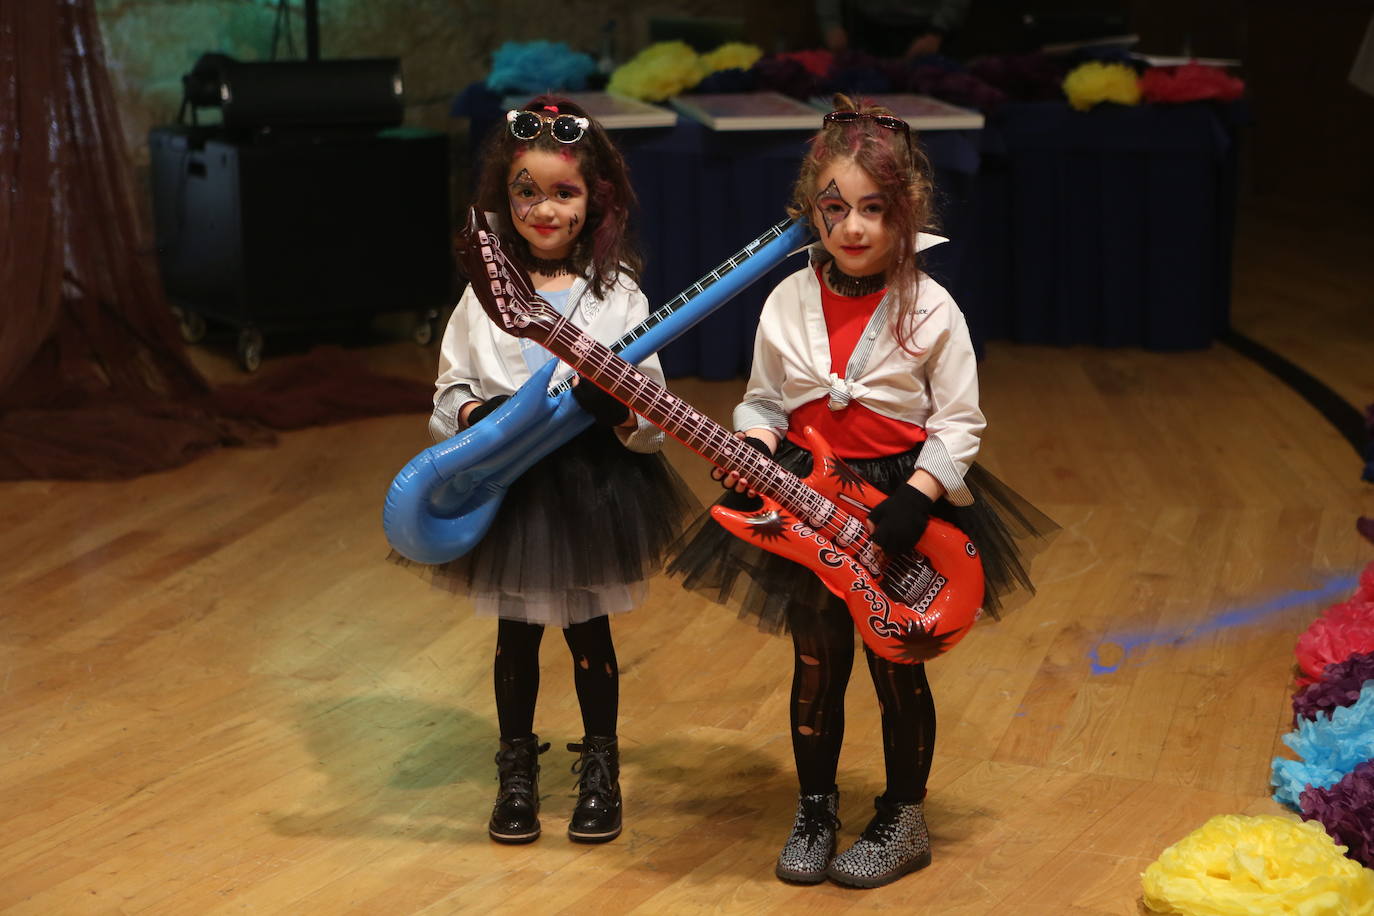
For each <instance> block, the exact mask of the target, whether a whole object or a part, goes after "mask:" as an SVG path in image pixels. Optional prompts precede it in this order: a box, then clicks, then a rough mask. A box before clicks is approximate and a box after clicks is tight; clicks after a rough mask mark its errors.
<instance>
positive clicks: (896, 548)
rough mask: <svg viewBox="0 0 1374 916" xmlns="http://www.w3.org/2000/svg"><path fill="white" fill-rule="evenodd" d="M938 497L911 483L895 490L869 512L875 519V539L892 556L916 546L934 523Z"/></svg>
mask: <svg viewBox="0 0 1374 916" xmlns="http://www.w3.org/2000/svg"><path fill="white" fill-rule="evenodd" d="M934 507H935V500H933V499H931V498H930V497H929V496H927V495H925V494H924V493H922V492H921V491H920V490H918V489H916V488H915V487H913V486H912V485H911V484H909V483H904V484H902V485H901V486H900V487H898V488H897V489H896V490H894V491H893V492H892V493H891V494H890V495H889V496H888V497H887V499H885V500H883V501H882V502H880V503H878V505H876V506H874V507H873V509H872V511H870V512H869V513H868V520H869V521H870V522H872V523H873V543H875V544H877V545H878V546H879V547H881V548H882V549H883V553H885V554H887V555H888V557H889V558H892V557H898V556H901V555H902V554H904V553H906V552H907V551H909V550H911V548H913V547H915V546H916V542H917V541H919V540H920V539H921V535H923V534H925V533H926V525H928V524H930V510H931V509H933V508H934Z"/></svg>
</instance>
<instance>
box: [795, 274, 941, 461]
mask: <svg viewBox="0 0 1374 916" xmlns="http://www.w3.org/2000/svg"><path fill="white" fill-rule="evenodd" d="M816 273H817V279H818V280H820V284H821V310H822V311H823V312H824V313H825V329H826V331H827V332H828V334H829V336H830V371H831V372H833V373H835V374H836V375H838V376H839V377H840V378H844V371H845V367H846V366H848V364H849V357H850V355H851V354H853V352H854V348H855V347H856V346H858V344H859V338H860V337H861V336H863V332H864V328H866V327H867V326H868V320H869V319H870V318H872V317H873V312H874V311H875V310H876V309H877V308H878V303H879V302H881V301H882V299H883V294H884V293H885V292H886V290H879V291H878V292H876V293H871V294H870V295H867V296H841V295H839V294H838V293H833V292H831V291H830V289H829V287H827V286H826V285H825V280H824V278H822V277H820V270H819V269H817V271H816ZM787 423H788V430H787V438H788V439H790V440H792V442H793V443H794V444H796V445H800V446H802V447H805V445H806V443H805V442H804V441H803V440H802V430H803V429H805V428H806V427H808V426H814V427H815V428H816V431H817V432H819V433H820V434H821V435H822V436H824V437H825V441H826V442H829V443H830V445H831V447H832V448H834V449H835V452H836V454H838V455H839V456H840V457H841V458H882V457H885V456H887V455H899V454H901V453H902V452H905V451H907V450H908V449H910V448H912V447H913V446H915V445H916V443H918V442H924V441H925V439H926V431H925V429H924V428H922V427H920V426H916V425H915V424H913V423H906V422H904V421H902V420H894V419H892V418H891V417H885V416H883V415H882V414H878V413H874V412H873V411H871V410H869V409H868V408H867V407H864V406H863V405H862V404H859V403H858V402H857V401H851V402H850V403H849V404H848V406H846V407H844V408H842V409H840V410H831V409H830V398H828V397H822V398H817V399H816V400H814V401H811V402H810V403H807V404H803V405H801V406H800V407H798V408H797V409H796V410H794V411H792V415H791V416H790V417H788V420H787Z"/></svg>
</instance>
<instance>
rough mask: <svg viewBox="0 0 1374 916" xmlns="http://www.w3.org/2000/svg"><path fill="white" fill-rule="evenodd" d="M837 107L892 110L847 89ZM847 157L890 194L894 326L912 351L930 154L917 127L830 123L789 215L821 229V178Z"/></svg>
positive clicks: (930, 220) (806, 164) (805, 167)
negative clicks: (918, 137)
mask: <svg viewBox="0 0 1374 916" xmlns="http://www.w3.org/2000/svg"><path fill="white" fill-rule="evenodd" d="M835 110H836V111H853V112H857V113H859V114H864V115H889V116H892V112H891V111H890V110H889V109H887V108H884V107H882V106H880V105H870V104H866V103H865V102H864V101H862V100H860V101H855V100H853V99H851V98H849V97H848V96H846V95H836V96H835ZM842 160H852V161H853V162H854V163H855V164H856V165H858V166H859V167H860V168H861V169H863V170H864V171H865V172H867V173H868V174H869V176H871V177H872V179H873V182H874V183H875V184H876V185H878V187H880V188H883V189H884V193H885V194H886V197H887V204H888V206H887V208H886V209H885V210H884V212H883V220H884V221H885V222H886V224H887V228H888V231H889V232H891V234H892V238H893V250H892V264H891V266H890V267H889V269H888V272H887V273H888V276H887V283H888V289H889V290H890V291H891V294H892V295H893V296H894V297H895V299H896V304H897V308H896V309H895V310H894V314H893V331H894V333H895V335H896V338H897V340H898V341H899V342H900V343H901V345H902V348H903V349H906V350H908V351H909V352H911V351H910V348H909V347H908V342H909V341H910V340H912V339H913V336H914V334H915V333H916V327H917V325H918V324H919V322H917V321H916V295H917V288H918V285H919V284H920V279H921V261H920V255H919V252H918V251H917V250H916V245H917V236H918V234H919V233H920V232H921V231H922V230H924V229H930V228H932V227H933V225H934V223H935V212H934V206H933V202H932V198H933V188H934V186H933V182H932V179H931V167H930V160H929V159H927V158H926V154H925V151H924V150H922V149H921V147H920V145H919V144H918V143H917V142H916V137H915V136H914V135H913V134H912V133H910V132H907V131H894V130H891V129H889V128H886V127H883V126H881V125H879V124H878V123H877V122H876V121H874V120H873V119H872V118H858V119H856V120H853V121H846V122H832V123H828V124H826V125H825V126H823V127H822V128H821V130H820V132H819V133H818V134H816V136H815V137H813V138H812V140H811V143H810V146H809V148H808V150H807V153H806V156H805V158H804V159H803V160H802V164H801V171H800V173H799V174H798V175H797V183H796V184H795V185H794V186H793V188H792V200H791V202H790V203H789V204H788V205H787V213H788V215H789V216H791V217H792V218H793V219H804V220H807V221H808V222H809V223H811V226H812V228H813V229H816V230H817V231H819V228H818V227H817V226H816V224H815V215H814V209H813V203H814V201H815V197H816V192H817V190H818V188H817V187H816V183H817V182H816V179H817V178H818V177H819V175H820V173H821V172H823V171H824V170H825V169H826V168H827V167H829V166H830V165H831V164H833V163H835V162H837V161H842Z"/></svg>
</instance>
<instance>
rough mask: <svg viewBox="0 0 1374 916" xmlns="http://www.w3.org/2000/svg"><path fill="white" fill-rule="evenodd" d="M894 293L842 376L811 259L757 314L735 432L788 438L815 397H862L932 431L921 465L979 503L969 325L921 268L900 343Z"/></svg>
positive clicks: (950, 491)
mask: <svg viewBox="0 0 1374 916" xmlns="http://www.w3.org/2000/svg"><path fill="white" fill-rule="evenodd" d="M894 308H895V304H893V303H892V302H891V297H888V296H884V297H883V300H882V302H880V303H879V305H878V308H877V309H876V310H875V311H874V313H873V317H872V318H871V319H870V320H869V323H868V326H867V327H865V328H864V332H863V335H862V336H861V337H860V338H859V343H858V345H857V346H855V348H854V353H853V355H852V356H851V357H850V359H849V363H848V365H847V367H846V369H845V373H844V378H840V377H838V376H837V375H836V374H835V373H832V372H831V371H830V364H831V357H830V335H829V333H828V332H827V330H826V326H825V313H824V312H823V311H822V309H821V288H820V282H819V280H818V279H817V277H816V269H815V267H814V266H811V265H808V266H806V267H804V268H802V269H801V270H799V271H797V272H796V273H794V274H792V275H791V276H789V277H787V278H786V279H785V280H783V281H782V282H781V283H780V284H778V286H777V288H776V289H774V290H773V292H772V294H771V295H770V296H769V297H768V300H767V301H766V302H765V303H764V306H763V313H762V314H761V315H760V316H759V329H758V335H757V337H756V338H755V340H754V366H753V373H752V375H751V376H750V378H749V387H748V389H747V390H746V392H745V395H744V401H743V402H742V403H741V404H740V405H739V406H738V407H737V408H735V416H734V420H735V428H736V429H737V430H745V429H753V428H756V427H765V428H771V429H772V430H774V431H775V432H776V433H777V434H778V435H779V436H783V435H786V433H787V429H788V417H789V416H790V415H791V413H792V411H794V410H796V409H797V408H798V407H800V406H801V405H803V404H807V403H810V402H811V401H814V400H816V399H817V398H822V397H829V398H830V402H831V404H832V405H833V406H835V407H837V408H838V407H842V406H844V405H845V404H847V403H849V402H851V401H855V402H858V403H860V404H862V405H863V406H864V407H867V408H868V409H869V410H872V411H873V412H875V413H878V414H881V415H883V416H885V417H891V418H892V419H895V420H902V421H905V422H907V423H914V424H916V425H917V426H922V427H924V428H925V430H926V433H927V435H928V437H929V438H927V440H926V443H925V445H924V446H923V447H922V449H921V456H920V458H919V460H918V461H917V462H916V466H917V467H918V468H924V469H925V470H927V471H929V472H930V473H931V474H933V475H934V476H935V479H937V480H939V481H940V483H941V484H943V485H944V488H945V490H946V491H947V495H946V498H947V499H948V500H949V501H950V502H951V503H953V504H955V505H956V506H966V505H968V504H970V503H971V502H973V496H972V494H971V493H969V490H968V487H967V486H965V485H964V474H965V473H967V472H968V469H969V466H970V465H971V464H972V463H973V460H974V458H975V457H976V456H977V455H978V445H979V439H980V438H981V436H982V433H983V427H984V426H985V425H986V423H985V421H984V419H983V412H982V411H981V410H980V409H979V407H978V364H977V360H976V358H975V356H974V353H973V344H972V342H971V340H970V339H969V333H968V325H967V324H966V323H965V321H964V315H963V313H962V312H961V311H959V307H958V306H957V305H955V304H954V299H953V298H952V297H951V296H950V294H949V293H948V292H946V290H945V288H944V287H942V286H941V285H940V284H939V283H936V282H935V281H934V280H932V279H930V278H929V277H927V276H925V275H922V277H921V283H920V286H919V288H918V297H917V302H916V311H917V314H916V316H915V320H916V322H919V327H918V328H917V330H916V333H915V335H914V339H913V340H912V341H911V343H910V344H909V346H910V347H911V349H913V350H915V351H917V352H918V353H919V354H920V355H918V356H913V355H911V353H908V352H907V351H906V350H903V349H902V347H901V346H900V344H898V342H897V339H896V337H895V336H894V334H893V327H892V324H893V322H892V309H894Z"/></svg>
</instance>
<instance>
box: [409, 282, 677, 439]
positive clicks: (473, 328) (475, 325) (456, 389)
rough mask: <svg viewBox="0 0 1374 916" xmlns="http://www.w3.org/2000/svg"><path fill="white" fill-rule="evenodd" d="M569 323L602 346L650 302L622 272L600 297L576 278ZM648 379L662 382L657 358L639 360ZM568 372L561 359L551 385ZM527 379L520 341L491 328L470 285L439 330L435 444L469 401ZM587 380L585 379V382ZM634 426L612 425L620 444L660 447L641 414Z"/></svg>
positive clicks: (454, 428)
mask: <svg viewBox="0 0 1374 916" xmlns="http://www.w3.org/2000/svg"><path fill="white" fill-rule="evenodd" d="M568 302H569V303H571V304H572V307H571V310H570V312H569V317H570V318H571V319H572V321H573V323H574V324H576V325H577V326H578V327H580V328H582V329H583V330H585V331H586V332H587V333H588V334H590V335H591V336H592V337H594V338H596V339H597V340H598V341H599V342H601V343H603V344H608V345H609V344H612V343H614V342H615V341H616V340H617V339H619V338H620V337H621V336H622V335H623V334H624V333H625V332H626V331H628V330H629V329H630V328H632V327H634V326H635V325H637V324H639V323H640V322H642V321H644V320H645V319H646V318H648V317H649V301H648V299H646V298H645V296H644V294H643V293H642V292H640V290H639V287H638V286H636V285H635V283H634V281H632V280H631V279H630V278H629V277H627V276H625V275H624V274H622V275H621V276H620V277H618V278H617V279H616V280H615V282H614V283H613V284H612V286H611V288H610V290H608V292H607V295H606V298H605V299H598V298H597V297H596V296H594V295H592V292H591V289H590V288H589V285H588V283H587V280H586V278H584V277H578V278H577V279H576V280H574V281H573V285H572V289H571V290H569V291H568ZM639 369H640V371H641V372H643V373H644V374H645V375H647V376H648V377H649V378H651V379H653V380H654V381H656V382H658V383H659V384H660V385H662V384H664V379H663V368H662V366H660V364H659V361H658V357H657V356H650V357H648V358H647V359H645V360H644V361H643V362H641V363H640V364H639ZM572 374H573V370H572V368H571V367H570V366H568V365H567V364H566V363H563V362H560V363H559V364H558V369H557V370H556V371H555V372H554V375H553V381H552V382H551V384H557V383H558V382H560V381H562V380H563V379H565V378H567V377H568V376H570V375H572ZM529 377H530V369H529V367H528V366H527V365H526V363H525V358H524V356H523V355H522V354H521V352H520V339H519V338H518V337H513V336H511V335H510V334H507V333H505V332H504V331H502V330H501V329H500V328H498V327H497V326H496V323H495V322H493V321H492V320H491V319H490V318H488V317H487V314H486V312H484V311H483V310H482V306H481V304H480V303H478V301H477V296H476V295H475V294H474V293H473V291H472V288H471V287H469V288H468V289H467V290H466V291H465V292H464V293H463V296H462V298H461V299H459V300H458V305H457V307H455V308H454V310H453V315H452V316H451V317H450V318H449V321H448V327H447V328H445V329H444V340H443V343H442V344H441V346H440V348H439V377H438V378H437V379H436V380H435V382H434V387H435V392H434V413H433V414H432V415H431V416H430V420H429V431H430V435H432V436H433V437H434V440H435V441H436V442H442V441H443V440H445V439H447V438H449V437H450V436H454V435H456V434H457V433H458V431H459V430H460V429H461V428H462V426H461V424H460V423H459V421H458V411H459V409H460V408H462V406H463V405H464V404H466V403H467V402H469V401H486V400H490V399H491V398H494V397H496V396H498V395H502V394H504V395H512V394H515V392H516V390H517V389H518V388H519V387H520V386H521V385H522V384H524V383H525V381H526V380H527V379H529ZM584 384H589V383H584ZM636 419H637V420H638V425H637V426H636V427H635V428H634V429H620V428H617V429H616V435H618V436H619V437H620V441H621V442H623V443H624V444H625V447H626V448H628V449H630V450H631V451H634V452H656V451H658V450H659V449H660V448H661V447H662V445H663V431H662V430H660V429H659V428H658V427H656V426H654V425H653V424H652V423H649V422H648V421H647V420H645V419H644V418H643V417H638V416H637V417H636Z"/></svg>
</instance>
